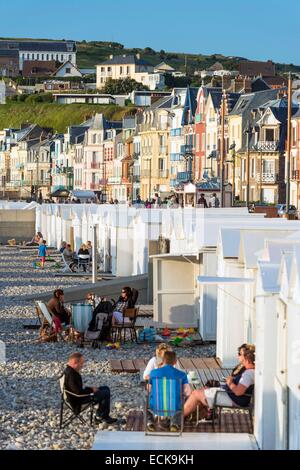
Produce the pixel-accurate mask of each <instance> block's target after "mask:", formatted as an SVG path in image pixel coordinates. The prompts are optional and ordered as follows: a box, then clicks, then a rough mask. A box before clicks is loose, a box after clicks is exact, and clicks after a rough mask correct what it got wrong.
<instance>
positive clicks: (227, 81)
mask: <svg viewBox="0 0 300 470" xmlns="http://www.w3.org/2000/svg"><path fill="white" fill-rule="evenodd" d="M230 85H231V78H230V76H229V75H223V76H222V89H223V90H228V88H229V87H230Z"/></svg>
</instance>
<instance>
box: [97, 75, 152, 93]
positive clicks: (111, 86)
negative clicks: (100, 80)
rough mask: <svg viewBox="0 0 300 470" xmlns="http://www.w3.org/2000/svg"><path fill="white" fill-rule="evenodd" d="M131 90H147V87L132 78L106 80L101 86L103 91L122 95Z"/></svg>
mask: <svg viewBox="0 0 300 470" xmlns="http://www.w3.org/2000/svg"><path fill="white" fill-rule="evenodd" d="M133 90H149V88H148V87H147V86H145V85H143V84H142V83H139V82H136V81H135V80H133V79H132V78H124V79H120V80H112V79H110V80H107V82H106V83H105V86H104V88H103V93H108V94H110V95H123V94H126V93H131V92H132V91H133Z"/></svg>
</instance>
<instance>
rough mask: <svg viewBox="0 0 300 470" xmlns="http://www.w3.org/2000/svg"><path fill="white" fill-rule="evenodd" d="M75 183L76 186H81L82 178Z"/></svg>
mask: <svg viewBox="0 0 300 470" xmlns="http://www.w3.org/2000/svg"><path fill="white" fill-rule="evenodd" d="M74 185H75V186H81V185H82V181H81V180H75V183H74Z"/></svg>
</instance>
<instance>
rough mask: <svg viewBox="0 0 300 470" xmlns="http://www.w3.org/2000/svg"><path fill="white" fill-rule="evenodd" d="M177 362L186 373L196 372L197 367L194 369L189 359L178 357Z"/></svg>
mask: <svg viewBox="0 0 300 470" xmlns="http://www.w3.org/2000/svg"><path fill="white" fill-rule="evenodd" d="M178 361H179V364H180V365H181V367H182V368H183V369H184V370H186V371H189V370H197V367H195V365H194V364H193V362H192V361H191V359H190V358H189V357H180V358H178Z"/></svg>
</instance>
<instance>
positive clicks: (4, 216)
mask: <svg viewBox="0 0 300 470" xmlns="http://www.w3.org/2000/svg"><path fill="white" fill-rule="evenodd" d="M34 233H35V209H33V210H14V209H0V242H1V243H7V240H9V239H11V238H15V240H16V241H17V242H21V241H23V240H26V241H29V240H31V239H32V237H33V235H34Z"/></svg>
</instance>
